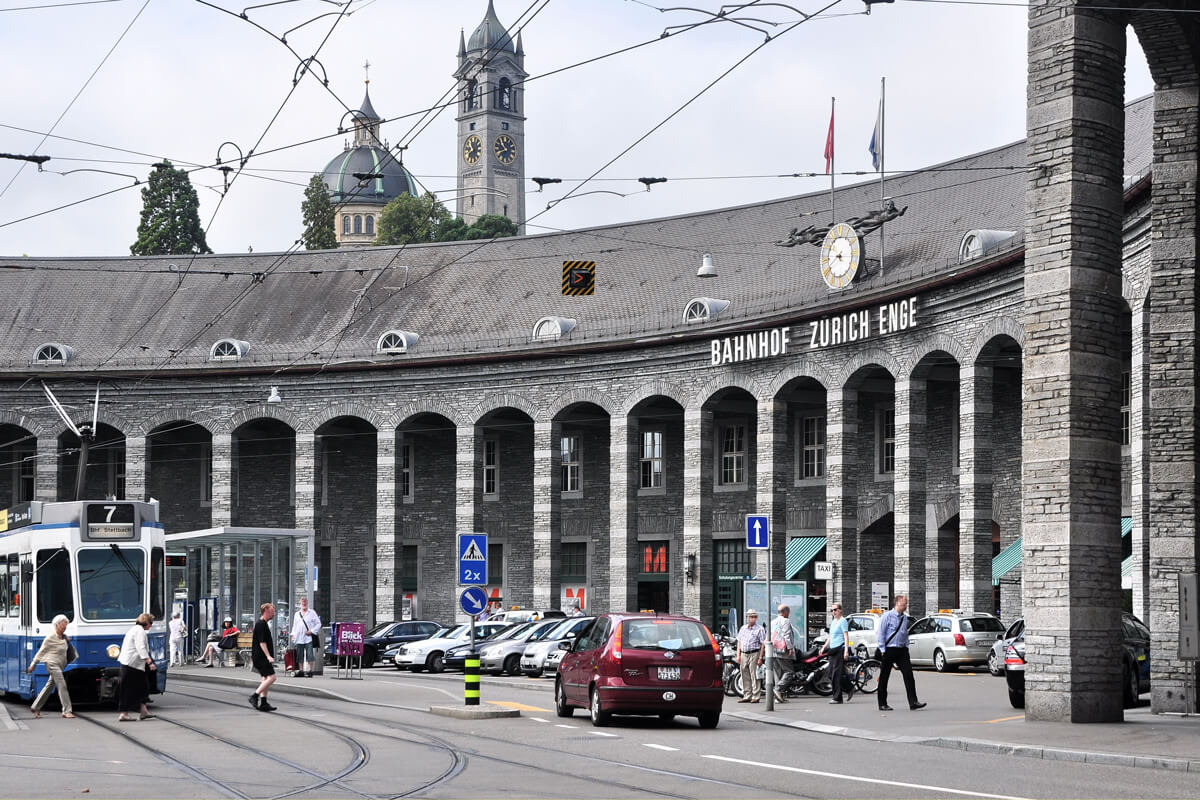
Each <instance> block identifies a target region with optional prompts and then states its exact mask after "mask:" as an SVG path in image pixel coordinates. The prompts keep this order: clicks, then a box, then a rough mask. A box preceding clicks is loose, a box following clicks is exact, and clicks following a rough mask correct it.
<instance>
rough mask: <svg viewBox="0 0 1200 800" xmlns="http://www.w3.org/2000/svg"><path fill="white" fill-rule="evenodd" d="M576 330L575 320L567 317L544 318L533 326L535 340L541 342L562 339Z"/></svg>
mask: <svg viewBox="0 0 1200 800" xmlns="http://www.w3.org/2000/svg"><path fill="white" fill-rule="evenodd" d="M574 328H575V320H573V319H569V318H567V317H542V318H541V319H539V320H538V321H537V323H535V324H534V326H533V338H534V339H535V340H539V341H553V340H556V339H561V338H562V337H564V336H566V335H567V334H568V333H570V332H571V331H572V330H574Z"/></svg>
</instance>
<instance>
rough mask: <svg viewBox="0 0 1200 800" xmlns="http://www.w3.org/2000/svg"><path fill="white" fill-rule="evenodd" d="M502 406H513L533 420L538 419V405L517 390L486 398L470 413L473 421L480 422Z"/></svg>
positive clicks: (469, 416) (470, 418)
mask: <svg viewBox="0 0 1200 800" xmlns="http://www.w3.org/2000/svg"><path fill="white" fill-rule="evenodd" d="M502 408H512V409H516V410H517V411H520V412H522V413H523V414H525V415H526V416H527V417H529V418H530V419H531V420H535V419H538V409H537V406H536V405H535V404H534V403H533V402H532V401H531V400H530V399H529V398H528V397H526V396H525V395H522V394H518V393H516V392H502V393H500V394H498V395H495V396H494V397H491V398H489V399H487V400H484V401H483V402H482V403H480V404H479V405H477V406H475V408H474V409H472V410H471V413H470V414H469V415H468V419H469V420H471V422H473V423H475V424H478V423H479V420H481V419H483V418H484V417H485V416H487V415H488V414H490V413H491V412H493V411H498V410H500V409H502Z"/></svg>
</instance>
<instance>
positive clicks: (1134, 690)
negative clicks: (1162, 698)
mask: <svg viewBox="0 0 1200 800" xmlns="http://www.w3.org/2000/svg"><path fill="white" fill-rule="evenodd" d="M1124 684H1125V689H1124V691H1123V692H1122V693H1121V694H1122V695H1123V697H1122V699H1123V700H1124V701H1125V708H1133V707H1134V706H1136V705H1137V704H1138V689H1139V688H1140V687H1139V686H1138V674H1137V670H1133V669H1130V668H1129V664H1126V665H1125V669H1124Z"/></svg>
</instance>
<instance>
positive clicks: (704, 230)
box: [0, 98, 1153, 372]
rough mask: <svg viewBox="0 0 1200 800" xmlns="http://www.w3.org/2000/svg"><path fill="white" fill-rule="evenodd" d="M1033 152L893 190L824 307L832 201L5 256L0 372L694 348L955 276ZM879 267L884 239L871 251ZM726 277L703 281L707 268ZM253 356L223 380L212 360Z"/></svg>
mask: <svg viewBox="0 0 1200 800" xmlns="http://www.w3.org/2000/svg"><path fill="white" fill-rule="evenodd" d="M1126 116H1127V135H1128V138H1129V141H1128V144H1127V148H1126V152H1127V164H1126V175H1127V180H1129V179H1130V176H1138V175H1145V174H1146V173H1148V171H1149V167H1150V155H1151V146H1152V143H1151V141H1150V132H1151V123H1152V116H1153V106H1152V99H1151V98H1146V99H1143V100H1140V101H1137V102H1135V103H1133V104H1131V105H1130V106H1129V107H1128V108H1127V114H1126ZM1024 164H1025V147H1024V143H1023V142H1017V143H1014V144H1010V145H1007V146H1004V147H999V148H996V149H994V150H989V151H986V152H983V153H977V154H975V155H971V156H967V157H965V158H960V159H956V160H954V161H950V162H947V163H945V164H941V165H937V166H935V167H931V168H928V169H926V170H924V171H921V172H919V173H914V174H910V175H905V176H898V177H895V178H892V179H889V180H888V181H887V184H886V191H887V194H888V196H890V197H891V198H893V200H894V202H895V203H896V205H897V206H900V207H903V206H908V212H907V214H905V215H904V216H903V217H900V218H898V219H896V220H894V221H892V222H889V223H888V224H887V226H886V229H885V232H886V235H887V255H886V265H885V266H886V274H885V275H884V276H882V277H881V276H880V275H879V274H878V268H877V265H874V266H873V268H872V270H871V274H868V275H866V276H864V277H860V278H859V280H857V281H856V282H855V283H854V284H853V285H852V286H851V288H850V289H848V290H845V291H843V292H836V293H835V292H831V291H830V290H829V289H828V288H827V287H826V286H825V284H824V282H823V281H822V280H821V277H820V275H819V273H818V258H819V250H818V248H816V247H813V246H811V245H798V246H796V247H792V248H785V247H779V246H777V245H775V244H774V242H776V241H779V240H781V239H783V238H784V237H785V236H786V235H787V233H788V231H789V230H790V229H792V228H804V227H806V226H808V225H810V224H812V223H814V222H825V221H827V220H828V215H829V210H828V204H829V195H828V192H814V193H811V194H805V195H799V196H795V197H786V198H782V199H778V200H771V201H766V202H761V203H755V204H751V205H745V206H739V207H734V208H725V209H719V210H715V211H708V212H704V213H697V214H687V215H681V216H676V217H668V218H663V219H652V220H646V221H642V222H635V223H628V224H621V225H610V226H605V227H599V228H592V229H586V230H579V231H571V232H566V233H557V234H546V235H539V236H526V237H514V238H509V239H499V240H497V241H495V242H486V241H485V242H479V241H475V242H455V243H445V244H432V245H420V246H408V247H377V248H376V247H373V248H344V249H339V250H328V251H310V252H305V251H301V252H297V253H291V254H284V253H274V254H267V253H253V254H237V255H213V256H196V257H190V256H160V257H151V258H145V257H140V258H139V257H129V258H5V257H0V298H3V301H2V305H0V308H2V310H3V316H2V317H0V369H4V370H6V371H8V372H28V371H29V369H30V362H31V359H32V357H33V354H34V352H35V350H36V349H37V347H38V346H39V345H41V344H44V343H46V342H52V341H53V342H61V343H64V344H66V345H69V346H70V347H71V348H73V350H74V357H73V359H72V361H71V362H70V363H69V364H68V365H67V366H66V367H47V368H45V369H46V371H68V372H70V371H91V370H97V369H103V370H115V369H121V370H131V369H133V370H140V369H145V368H157V369H166V370H171V369H195V368H210V369H230V368H231V367H234V368H242V367H249V368H258V369H264V368H274V367H278V366H283V365H295V366H307V365H322V364H327V365H338V364H344V363H360V362H361V363H367V364H369V363H372V362H374V363H379V364H389V363H398V362H406V361H414V362H419V361H421V360H423V359H429V358H437V359H444V358H454V357H461V356H469V355H479V354H492V353H505V352H510V351H511V352H515V351H525V350H548V351H550V352H554V351H555V350H556V349H563V348H571V347H573V346H579V345H589V344H597V345H599V344H612V343H613V342H621V341H626V342H628V341H632V342H637V341H639V340H645V339H647V338H651V337H656V336H660V335H671V334H677V333H691V332H695V331H697V330H698V327H697V326H696V325H690V326H688V325H684V323H683V321H682V317H683V310H684V307H685V306H686V305H687V303H688V301H690V300H691V299H693V298H695V297H711V298H718V299H724V300H729V301H730V302H731V304H730V306H729V308H728V309H727V310H726V311H724V312H723V313H722V314H721V315H720V316H719V317H718V318H717V319H716V320H715V321H714V322H710V323H708V324H705V325H702V326H700V328H699V329H701V330H704V331H710V330H719V329H720V328H721V327H728V326H730V325H743V326H744V325H752V324H755V323H756V322H760V321H763V320H768V319H770V318H772V317H777V316H779V315H783V314H789V313H791V314H797V313H808V312H810V311H813V312H815V311H818V310H819V309H821V308H822V307H823V306H826V305H829V304H830V303H831V302H837V301H844V300H845V299H846V298H847V297H853V296H856V295H870V294H871V293H874V292H878V291H881V290H883V289H887V288H889V287H893V286H895V285H898V284H902V283H903V282H905V281H908V280H912V279H916V278H920V277H922V276H929V275H933V274H937V273H941V272H948V271H953V270H956V269H958V260H957V254H958V247H959V243H960V241H961V239H962V236H963V234H964V233H965V232H966V231H968V230H971V229H974V228H987V229H999V230H1011V231H1016V232H1017V236H1016V237H1015V238H1014V240H1013V241H1012V243H1011V245H1012V247H1013V248H1016V249H1019V248H1020V246H1021V238H1022V231H1023V227H1024V202H1025V179H1026V175H1025V172H1024V171H1023V169H1021V167H1022V166H1023V165H1024ZM878 202H879V185H878V182H868V183H864V184H859V185H857V186H851V187H847V188H844V189H839V190H838V192H837V216H838V218H839V219H846V218H848V217H851V216H857V215H861V214H864V213H867V212H869V211H871V210H872V209H874V208H876V207H877V206H878ZM866 241H867V257H868V259H877V258H878V253H879V236H878V234H872V235H870V236H868V237H867V239H866ZM706 252H708V253H712V255H713V260H714V262H715V264H716V267H717V270H718V272H719V276H718V277H716V278H710V279H701V278H697V277H696V270H697V268H698V267H699V266H700V261H701V258H702V256H703V254H704V253H706ZM567 260H594V261H596V262H597V267H596V274H597V278H596V294H595V296H593V297H563V296H562V294H561V278H562V262H563V261H567ZM544 316H560V317H569V318H573V319H576V320H578V325H577V326H576V327H575V329H574V330H573V331H572V332H571V333H570V334H569V335H567V336H565V337H564V338H563V339H562V340H561V341H558V342H536V343H535V342H531V341H530V338H531V334H532V330H533V325H534V323H535V322H536V321H537V320H538V319H540V318H541V317H544ZM389 329H400V330H405V331H413V332H416V333H418V334H420V337H421V338H420V341H419V342H418V343H417V345H416V346H415V347H414V348H413V349H412V350H411V351H410V352H409V353H408V354H406V355H401V356H394V357H390V356H381V355H377V354H376V353H375V346H376V342H377V340H378V338H379V336H380V335H381V334H382V333H383V332H384V331H386V330H389ZM225 337H232V338H234V339H239V340H244V341H246V342H249V343H250V350H249V353H248V354H247V355H246V357H245V358H244V359H243V360H242V361H240V362H237V364H231V363H229V362H216V363H213V362H209V361H208V360H207V358H208V353H209V349H210V348H211V347H212V345H213V344H214V343H215V342H216V341H218V340H219V339H222V338H225Z"/></svg>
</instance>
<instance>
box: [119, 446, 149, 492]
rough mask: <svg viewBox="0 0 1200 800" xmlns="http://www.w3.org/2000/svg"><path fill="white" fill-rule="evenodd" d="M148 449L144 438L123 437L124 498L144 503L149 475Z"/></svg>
mask: <svg viewBox="0 0 1200 800" xmlns="http://www.w3.org/2000/svg"><path fill="white" fill-rule="evenodd" d="M149 459H150V453H149V448H148V447H147V446H146V437H145V436H126V437H125V498H124V499H126V500H138V501H144V500H145V499H146V481H147V479H148V474H149V471H150V469H149Z"/></svg>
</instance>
